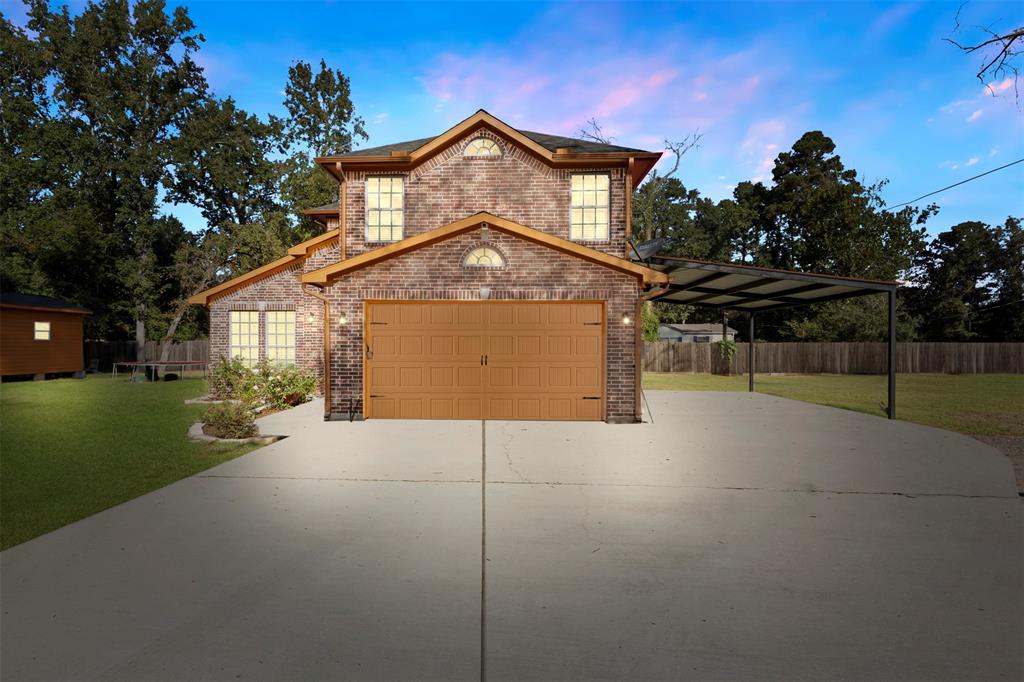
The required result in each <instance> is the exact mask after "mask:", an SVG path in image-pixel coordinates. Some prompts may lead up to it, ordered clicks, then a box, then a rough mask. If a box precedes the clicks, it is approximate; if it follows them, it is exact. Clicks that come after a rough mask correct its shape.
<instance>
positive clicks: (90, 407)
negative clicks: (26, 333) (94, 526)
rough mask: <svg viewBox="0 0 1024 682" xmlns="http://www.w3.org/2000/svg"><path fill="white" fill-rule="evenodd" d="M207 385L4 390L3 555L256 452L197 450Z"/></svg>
mask: <svg viewBox="0 0 1024 682" xmlns="http://www.w3.org/2000/svg"><path fill="white" fill-rule="evenodd" d="M205 389H206V387H205V384H204V382H203V381H202V380H201V379H184V380H181V381H174V382H162V381H161V382H157V383H147V384H130V383H128V382H126V381H123V380H121V379H118V380H117V381H113V380H111V379H110V378H109V377H106V376H89V377H88V378H86V379H58V380H53V381H28V382H18V383H4V384H0V548H7V547H10V546H12V545H16V544H18V543H20V542H24V541H26V540H29V539H31V538H34V537H36V536H37V535H42V534H43V533H46V532H48V531H51V530H54V529H55V528H60V527H61V526H63V525H66V524H68V523H71V522H72V521H76V520H78V519H81V518H83V517H86V516H89V515H90V514H95V513H96V512H98V511H102V510H103V509H107V508H108V507H112V506H114V505H116V504H119V503H121V502H125V501H127V500H130V499H132V498H134V497H138V496H139V495H142V494H144V493H147V492H149V491H151V490H156V489H157V488H160V487H162V486H165V485H167V484H169V483H172V482H174V481H177V480H179V479H181V478H185V477H186V476H189V475H191V474H194V473H196V472H199V471H202V470H204V469H208V468H209V467H211V466H213V465H215V464H220V463H221V462H224V461H226V460H229V459H233V458H235V457H237V456H239V455H241V454H243V453H245V452H248V451H249V450H251V449H252V446H249V445H244V446H238V445H233V446H228V445H219V444H215V445H210V444H205V443H195V442H192V441H190V440H188V438H187V436H186V432H187V430H188V427H189V425H190V424H191V423H192V422H195V421H197V417H199V415H200V414H202V412H203V407H202V406H198V405H185V404H184V400H185V399H186V398H193V397H196V396H199V395H202V394H204V393H205Z"/></svg>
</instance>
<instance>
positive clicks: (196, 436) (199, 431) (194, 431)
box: [188, 422, 287, 445]
mask: <svg viewBox="0 0 1024 682" xmlns="http://www.w3.org/2000/svg"><path fill="white" fill-rule="evenodd" d="M188 437H189V438H190V439H192V440H197V441H202V442H205V443H255V444H257V445H270V444H271V443H276V442H277V441H279V440H281V439H282V438H287V436H253V437H252V438H217V437H216V436H208V435H206V434H205V433H203V422H196V423H194V424H193V425H192V426H190V427H188Z"/></svg>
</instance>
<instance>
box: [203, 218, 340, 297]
mask: <svg viewBox="0 0 1024 682" xmlns="http://www.w3.org/2000/svg"><path fill="white" fill-rule="evenodd" d="M337 238H338V231H337V230H328V231H327V232H324V233H323V234H319V235H317V236H315V237H313V238H312V239H307V240H306V241H304V242H302V243H301V244H296V245H295V246H293V247H292V248H290V249H288V253H287V255H285V256H282V257H281V258H278V259H277V260H275V261H271V262H269V263H267V264H266V265H264V266H262V267H258V268H256V269H255V270H250V271H249V272H246V273H244V274H241V275H239V276H238V277H232V278H231V279H229V280H228V281H226V282H224V283H223V284H218V285H217V286H215V287H212V288H210V289H207V290H206V291H203V292H200V293H198V294H196V295H194V296H190V297H189V299H188V302H189V303H195V304H198V305H207V304H208V303H209V302H210V299H211V298H214V297H217V296H224V295H226V294H229V293H231V292H232V291H234V290H236V289H238V288H240V287H242V286H245V285H246V284H249V283H250V282H255V281H256V280H260V279H263V278H264V277H270V276H271V275H274V274H277V273H278V272H281V271H282V270H286V269H288V268H290V267H291V266H293V265H295V264H296V263H298V262H300V261H302V260H303V259H304V258H305V257H306V256H308V255H309V254H310V253H311V252H312V251H315V250H316V249H319V248H322V247H324V246H328V245H329V244H330V243H331V242H332V241H334V240H337Z"/></svg>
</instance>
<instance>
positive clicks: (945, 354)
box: [643, 341, 1024, 374]
mask: <svg viewBox="0 0 1024 682" xmlns="http://www.w3.org/2000/svg"><path fill="white" fill-rule="evenodd" d="M747 353H748V344H746V343H737V344H736V355H735V357H734V358H733V360H732V367H731V371H732V372H733V373H736V374H744V373H746V372H747V371H749V368H748V366H747ZM754 353H755V354H756V357H755V358H754V369H755V371H757V372H782V373H791V374H885V373H886V362H887V357H888V351H887V344H885V343H883V342H873V343H872V342H868V343H838V342H828V343H803V342H779V343H775V342H757V343H755V344H754ZM726 364H727V363H726V362H725V361H724V360H723V359H722V358H721V357H720V353H719V350H718V345H717V344H715V343H685V342H684V343H681V342H673V341H655V342H649V341H648V342H644V356H643V368H644V371H645V372H690V373H698V374H699V373H716V374H722V373H724V371H725V369H726ZM896 371H897V372H901V373H906V374H914V373H928V374H1024V343H898V344H896Z"/></svg>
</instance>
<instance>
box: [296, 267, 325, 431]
mask: <svg viewBox="0 0 1024 682" xmlns="http://www.w3.org/2000/svg"><path fill="white" fill-rule="evenodd" d="M310 286H311V285H310ZM302 293H304V294H306V295H308V296H312V297H313V298H316V299H319V300H320V301H321V302H323V304H324V421H327V420H329V419H330V418H331V304H330V301H328V300H327V297H326V296H324V295H323V294H321V293H319V292H316V291H313V290H312V289H307V288H306V286H303V287H302Z"/></svg>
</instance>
